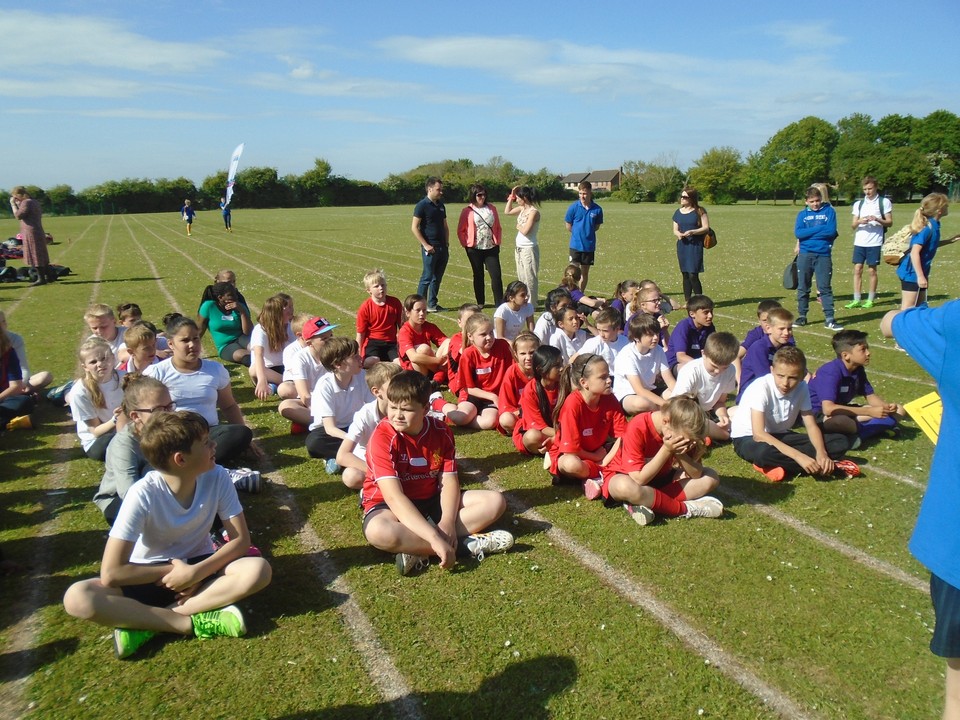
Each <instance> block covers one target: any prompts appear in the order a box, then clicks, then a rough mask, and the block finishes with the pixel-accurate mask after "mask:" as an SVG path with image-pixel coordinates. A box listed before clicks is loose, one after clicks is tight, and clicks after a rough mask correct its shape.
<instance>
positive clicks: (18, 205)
mask: <svg viewBox="0 0 960 720" xmlns="http://www.w3.org/2000/svg"><path fill="white" fill-rule="evenodd" d="M10 210H11V211H13V216H14V217H15V218H16V219H17V220H19V221H20V235H21V237H22V238H23V263H24V265H27V266H28V267H32V268H33V269H34V270H36V273H37V277H36V279H35V280H34V281H33V282H32V283H30V287H34V286H36V285H46V284H47V283H48V282H53V281H54V280H56V279H57V278H56V276H55V275H54V274H53V273H52V272H50V255H49V253H47V234H46V233H45V232H44V231H43V223H42V222H41V218H42V217H43V211H42V210H41V209H40V203H38V202H37V201H36V200H34V199H33V198H31V197H30V195H28V194H27V190H26V188H24V187H23V186H18V187H15V188H14V189H13V194H12V195H11V196H10Z"/></svg>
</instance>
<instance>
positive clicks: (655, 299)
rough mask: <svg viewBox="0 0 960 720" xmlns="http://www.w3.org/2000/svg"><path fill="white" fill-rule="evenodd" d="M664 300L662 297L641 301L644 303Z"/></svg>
mask: <svg viewBox="0 0 960 720" xmlns="http://www.w3.org/2000/svg"><path fill="white" fill-rule="evenodd" d="M662 300H663V298H662V297H655V298H647V299H646V300H641V301H640V303H641V304H642V303H648V302H652V303H658V302H661V301H662Z"/></svg>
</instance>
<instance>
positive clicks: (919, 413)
mask: <svg viewBox="0 0 960 720" xmlns="http://www.w3.org/2000/svg"><path fill="white" fill-rule="evenodd" d="M903 408H904V410H906V411H907V412H908V413H910V417H912V418H913V419H914V421H915V422H916V423H917V425H919V426H920V429H921V430H923V434H924V435H926V436H927V437H928V438H930V442H932V443H933V444H934V445H936V444H937V439H938V438H939V437H940V419H941V418H942V417H943V401H942V400H940V393H937V392H932V393H929V394H927V395H924V396H923V397H920V398H917V399H916V400H911V401H910V402H908V403H906V404H905V405H904V406H903Z"/></svg>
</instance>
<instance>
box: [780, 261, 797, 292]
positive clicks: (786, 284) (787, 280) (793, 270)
mask: <svg viewBox="0 0 960 720" xmlns="http://www.w3.org/2000/svg"><path fill="white" fill-rule="evenodd" d="M799 284H800V281H799V280H798V279H797V258H796V257H794V258H793V260H792V261H791V262H790V263H789V264H788V265H787V266H786V267H785V268H784V269H783V289H784V290H796V289H797V285H799Z"/></svg>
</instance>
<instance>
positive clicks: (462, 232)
mask: <svg viewBox="0 0 960 720" xmlns="http://www.w3.org/2000/svg"><path fill="white" fill-rule="evenodd" d="M469 201H470V202H469V204H468V205H467V206H466V207H465V208H464V209H463V211H462V212H461V213H460V222H458V223H457V237H458V238H460V244H461V245H463V248H464V250H466V251H467V259H468V260H469V261H470V269H471V270H473V294H474V295H475V296H476V298H477V305H479V306H480V307H483V306H484V301H485V300H486V288H485V285H486V283H485V282H484V277H483V268H484V267H486V268H487V272H488V273H490V286H491V288H492V290H493V304H494V307H496V306H497V305H499V304H500V303H501V302H503V277H502V276H501V273H500V240H501V237H502V231H501V228H500V217H499V216H498V215H497V209H496V208H495V207H494V206H493V205H490V204H488V203H487V189H486V188H485V187H484V186H483V185H471V186H470V193H469Z"/></svg>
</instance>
